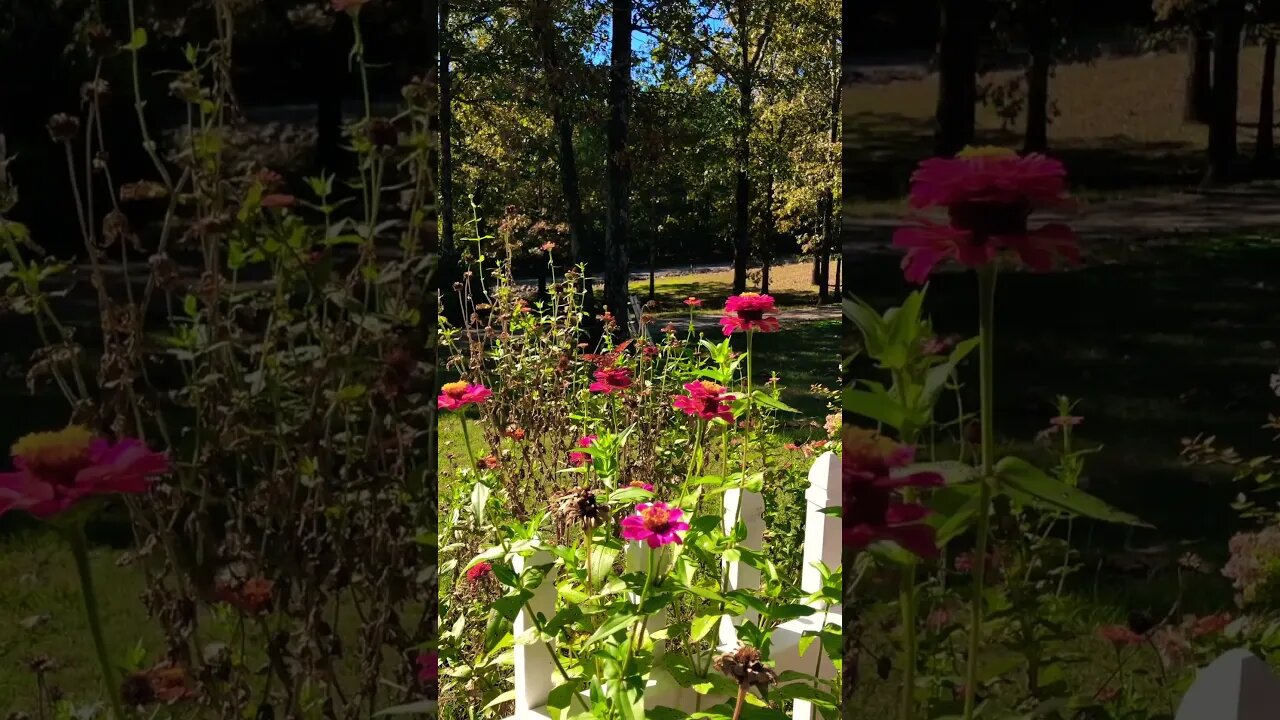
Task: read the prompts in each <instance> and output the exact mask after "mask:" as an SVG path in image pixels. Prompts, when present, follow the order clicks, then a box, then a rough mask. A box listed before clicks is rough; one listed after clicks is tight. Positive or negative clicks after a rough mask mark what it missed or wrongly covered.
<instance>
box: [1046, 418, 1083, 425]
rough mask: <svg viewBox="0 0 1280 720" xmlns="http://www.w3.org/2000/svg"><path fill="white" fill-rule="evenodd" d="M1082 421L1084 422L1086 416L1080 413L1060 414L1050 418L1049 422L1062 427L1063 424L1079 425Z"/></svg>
mask: <svg viewBox="0 0 1280 720" xmlns="http://www.w3.org/2000/svg"><path fill="white" fill-rule="evenodd" d="M1082 422H1084V418H1082V417H1080V416H1079V415H1060V416H1058V417H1055V418H1051V419H1050V420H1049V424H1050V425H1053V426H1055V427H1062V426H1063V425H1079V424H1080V423H1082Z"/></svg>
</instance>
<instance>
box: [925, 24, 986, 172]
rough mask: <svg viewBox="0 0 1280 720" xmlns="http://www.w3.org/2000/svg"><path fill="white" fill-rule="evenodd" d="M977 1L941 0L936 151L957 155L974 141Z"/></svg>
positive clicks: (934, 137)
mask: <svg viewBox="0 0 1280 720" xmlns="http://www.w3.org/2000/svg"><path fill="white" fill-rule="evenodd" d="M979 29H980V23H979V18H978V7H977V2H976V1H975V0H942V12H941V20H940V27H939V33H938V38H939V40H938V108H937V113H936V116H935V120H936V127H935V130H934V136H933V139H934V152H935V154H937V155H942V156H950V155H955V154H956V153H957V152H959V151H960V150H961V149H963V148H964V146H966V145H969V144H971V143H973V132H974V106H975V105H976V104H977V102H978V31H979Z"/></svg>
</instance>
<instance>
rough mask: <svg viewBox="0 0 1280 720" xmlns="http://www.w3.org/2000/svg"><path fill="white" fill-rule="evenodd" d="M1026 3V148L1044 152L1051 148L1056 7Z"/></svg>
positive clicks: (1043, 0)
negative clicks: (1051, 104)
mask: <svg viewBox="0 0 1280 720" xmlns="http://www.w3.org/2000/svg"><path fill="white" fill-rule="evenodd" d="M1023 4H1024V6H1025V8H1026V14H1027V18H1026V25H1027V50H1028V52H1029V54H1030V55H1031V62H1030V64H1029V65H1028V66H1027V128H1026V133H1025V135H1024V137H1023V145H1022V150H1023V152H1027V153H1032V152H1044V151H1046V150H1048V149H1049V71H1050V69H1051V68H1052V67H1053V45H1054V40H1055V39H1056V37H1055V32H1054V10H1056V8H1054V7H1052V5H1053V3H1052V2H1051V1H1050V0H1029V1H1027V2H1024V3H1023Z"/></svg>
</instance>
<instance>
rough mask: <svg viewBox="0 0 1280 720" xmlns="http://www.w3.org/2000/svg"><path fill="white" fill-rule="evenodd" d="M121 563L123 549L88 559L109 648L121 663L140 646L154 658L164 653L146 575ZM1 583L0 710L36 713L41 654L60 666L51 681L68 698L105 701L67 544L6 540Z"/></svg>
mask: <svg viewBox="0 0 1280 720" xmlns="http://www.w3.org/2000/svg"><path fill="white" fill-rule="evenodd" d="M119 557H120V551H117V550H111V549H107V548H95V549H94V550H93V551H92V553H91V555H90V560H91V562H92V565H93V571H94V577H95V580H96V585H97V589H98V595H99V602H100V604H101V607H100V611H101V613H102V617H103V624H104V626H105V628H104V633H105V634H106V637H107V643H108V645H109V647H111V648H113V649H114V650H115V651H116V652H117V653H118V656H117V658H116V659H117V660H118V661H120V662H123V658H124V654H125V653H126V652H127V651H129V650H130V649H131V648H133V647H134V646H135V645H136V644H138V643H139V642H141V644H142V647H143V648H145V649H146V650H147V651H148V652H149V655H148V657H149V658H152V659H154V658H156V656H157V655H159V654H162V652H163V649H164V643H163V639H162V636H161V633H160V631H159V628H158V627H157V626H155V625H154V624H153V623H152V622H151V621H150V620H149V619H148V618H147V615H146V610H145V608H143V606H142V602H141V600H140V596H141V593H142V590H143V585H144V578H143V574H142V571H141V569H138V568H134V567H117V566H116V564H115V563H116V560H117V559H118V558H119ZM0 577H3V578H5V581H4V583H3V584H2V585H0V618H3V621H0V708H5V709H6V710H10V711H18V710H24V711H27V712H29V713H35V711H36V707H35V699H36V676H35V674H34V673H32V672H30V671H28V669H27V662H28V661H29V660H30V659H32V658H35V657H40V656H48V657H50V658H53V659H54V661H55V662H56V668H55V669H54V670H53V671H52V672H50V673H48V674H47V675H46V677H45V681H46V683H48V684H49V685H53V686H56V687H59V688H61V689H62V690H63V691H64V692H65V693H66V697H67V699H68V700H71V701H72V702H74V703H76V704H90V703H91V702H96V701H98V700H100V699H101V698H102V697H103V695H102V690H101V689H102V681H101V676H100V675H99V670H98V664H97V661H96V660H95V659H94V654H93V646H92V643H91V641H90V639H89V630H88V623H87V622H86V621H85V615H84V606H83V605H82V604H81V600H80V585H79V580H78V579H77V576H76V571H75V565H74V563H73V562H72V559H71V553H70V551H69V550H68V549H67V547H66V546H65V544H64V543H63V542H61V540H59V539H58V538H56V537H54V536H53V535H52V534H50V533H48V532H44V531H22V532H19V533H17V534H15V535H13V536H10V537H8V538H6V539H5V540H4V546H3V551H0Z"/></svg>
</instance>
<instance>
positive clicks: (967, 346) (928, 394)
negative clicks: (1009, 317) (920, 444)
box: [920, 338, 980, 408]
mask: <svg viewBox="0 0 1280 720" xmlns="http://www.w3.org/2000/svg"><path fill="white" fill-rule="evenodd" d="M979 342H980V339H979V338H969V339H968V340H965V341H964V342H961V343H959V344H957V345H956V346H955V348H954V349H952V351H951V356H950V357H948V358H947V361H946V362H944V363H942V364H941V365H935V366H934V367H932V368H930V369H929V372H928V374H927V375H926V376H925V380H924V393H923V395H922V396H921V399H920V403H921V405H922V406H924V407H925V408H932V407H933V406H934V403H936V402H938V395H940V394H941V393H942V389H943V388H944V387H946V385H947V378H950V377H951V375H952V373H954V372H955V371H956V366H957V365H959V364H960V362H961V361H962V360H964V359H965V356H967V355H968V354H969V353H971V352H973V349H974V348H976V347H978V343H979Z"/></svg>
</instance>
